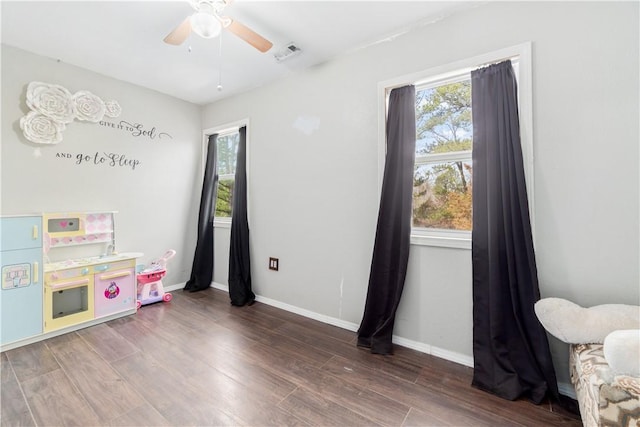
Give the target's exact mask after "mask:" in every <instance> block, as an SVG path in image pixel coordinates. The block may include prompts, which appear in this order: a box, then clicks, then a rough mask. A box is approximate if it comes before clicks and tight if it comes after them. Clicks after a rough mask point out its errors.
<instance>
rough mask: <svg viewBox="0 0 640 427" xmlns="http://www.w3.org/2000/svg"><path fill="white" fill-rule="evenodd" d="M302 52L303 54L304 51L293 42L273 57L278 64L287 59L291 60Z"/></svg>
mask: <svg viewBox="0 0 640 427" xmlns="http://www.w3.org/2000/svg"><path fill="white" fill-rule="evenodd" d="M300 52H302V49H300V48H299V47H298V46H296V45H295V44H294V43H293V42H291V43H287V45H286V46H285V47H284V48H282V49H280V50H279V51H278V52H276V53H274V54H273V57H274V58H275V59H276V61H277V62H282V61H284V60H285V59H289V58H291V57H292V56H296V55H299V54H300Z"/></svg>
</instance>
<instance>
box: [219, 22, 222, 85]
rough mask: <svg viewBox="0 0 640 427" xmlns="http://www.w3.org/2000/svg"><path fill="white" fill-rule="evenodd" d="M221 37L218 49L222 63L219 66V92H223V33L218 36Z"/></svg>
mask: <svg viewBox="0 0 640 427" xmlns="http://www.w3.org/2000/svg"><path fill="white" fill-rule="evenodd" d="M218 39H219V50H218V58H219V60H220V65H219V66H218V92H222V33H220V35H219V36H218Z"/></svg>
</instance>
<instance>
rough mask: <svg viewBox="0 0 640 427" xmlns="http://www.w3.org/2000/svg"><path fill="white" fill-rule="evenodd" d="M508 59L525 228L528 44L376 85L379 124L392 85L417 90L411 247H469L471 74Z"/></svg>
mask: <svg viewBox="0 0 640 427" xmlns="http://www.w3.org/2000/svg"><path fill="white" fill-rule="evenodd" d="M507 58H509V59H511V63H512V65H513V68H514V72H515V75H516V79H517V80H518V102H519V116H520V138H521V142H522V150H523V153H522V154H523V161H524V168H525V178H526V182H527V190H528V191H527V192H528V197H529V208H530V215H531V225H532V228H533V227H534V226H535V221H534V218H533V212H534V209H533V206H534V204H533V195H534V191H533V186H532V182H533V146H532V139H533V138H532V135H531V132H532V119H531V111H532V107H531V44H530V43H524V44H522V45H517V46H512V47H509V48H505V49H502V50H499V51H496V52H491V53H488V54H485V55H480V56H477V57H474V58H469V59H465V60H461V61H457V62H455V63H452V64H448V65H444V66H439V67H436V68H432V69H429V70H426V71H422V72H418V73H414V74H410V75H406V76H401V77H398V78H395V79H392V80H388V81H385V82H380V83H379V84H378V89H379V92H378V93H379V96H380V97H381V98H380V102H379V106H380V109H379V114H380V116H379V117H380V123H382V124H384V123H385V122H386V107H387V105H388V103H387V101H388V94H389V92H390V90H391V89H392V88H394V87H400V86H404V85H407V84H413V85H415V87H416V132H417V134H416V161H415V166H414V171H413V172H414V175H413V176H414V186H413V219H412V230H411V243H412V244H414V245H428V246H441V247H454V248H466V249H471V226H472V215H473V212H472V187H473V167H472V165H473V164H472V157H471V156H472V145H473V144H472V136H473V126H472V122H471V71H472V70H475V69H477V68H479V67H481V66H483V65H484V64H491V63H496V62H500V61H503V60H505V59H507ZM378 140H379V155H378V164H379V181H378V185H379V187H378V188H379V189H381V186H382V176H383V174H384V157H385V147H386V135H385V126H379V139H378Z"/></svg>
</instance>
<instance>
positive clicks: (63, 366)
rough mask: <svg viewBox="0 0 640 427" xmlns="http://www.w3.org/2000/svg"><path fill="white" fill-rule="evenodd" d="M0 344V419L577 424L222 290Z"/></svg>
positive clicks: (402, 351) (461, 371)
mask: <svg viewBox="0 0 640 427" xmlns="http://www.w3.org/2000/svg"><path fill="white" fill-rule="evenodd" d="M173 295H174V298H173V300H172V301H171V302H170V303H158V304H154V305H149V306H145V307H142V309H141V310H140V311H139V312H138V313H137V314H135V315H132V316H128V317H125V318H121V319H117V320H113V321H111V322H108V323H103V324H100V325H97V326H93V327H90V328H86V329H82V330H80V331H77V332H74V333H70V334H66V335H63V336H59V337H55V338H51V339H48V340H46V341H42V342H39V343H35V344H32V345H29V346H25V347H21V348H18V349H14V350H9V351H6V352H4V353H2V354H0V363H1V365H0V369H1V372H2V383H1V388H0V399H1V400H0V409H1V411H0V424H1V425H2V426H34V425H38V426H67V425H70V426H71V425H78V426H98V425H105V426H187V425H194V426H378V425H379V426H554V425H558V426H559V425H562V426H580V425H581V423H580V421H579V418H577V417H576V416H575V415H572V414H570V413H568V412H566V411H563V410H562V409H561V408H558V407H555V406H552V405H550V404H543V405H539V406H536V405H533V404H531V403H529V402H526V401H516V402H509V401H505V400H502V399H500V398H497V397H495V396H493V395H490V394H487V393H484V392H482V391H479V390H477V389H475V388H472V387H471V386H470V385H469V384H470V383H471V375H472V372H471V369H470V368H467V367H464V366H461V365H457V364H455V363H452V362H448V361H445V360H442V359H438V358H435V357H432V356H429V355H425V354H423V353H420V352H416V351H413V350H409V349H406V348H403V347H396V350H395V355H394V356H377V355H372V354H370V353H369V352H368V351H366V350H364V349H360V348H357V347H356V345H355V341H356V336H355V333H353V332H350V331H346V330H343V329H340V328H337V327H333V326H330V325H326V324H323V323H320V322H316V321H314V320H310V319H307V318H304V317H301V316H298V315H295V314H292V313H288V312H286V311H282V310H279V309H276V308H274V307H270V306H268V305H265V304H260V303H256V304H254V305H253V306H250V307H242V308H238V307H233V306H231V305H230V304H229V297H228V295H227V294H226V293H225V292H222V291H219V290H215V289H208V290H206V291H202V292H197V293H193V294H191V293H186V292H183V291H175V292H173Z"/></svg>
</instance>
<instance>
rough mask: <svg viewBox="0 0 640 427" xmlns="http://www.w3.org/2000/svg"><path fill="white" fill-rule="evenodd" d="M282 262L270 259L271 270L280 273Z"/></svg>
mask: <svg viewBox="0 0 640 427" xmlns="http://www.w3.org/2000/svg"><path fill="white" fill-rule="evenodd" d="M279 264H280V260H279V259H278V258H271V257H269V270H273V271H278V265H279Z"/></svg>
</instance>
